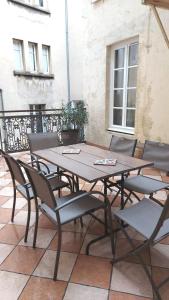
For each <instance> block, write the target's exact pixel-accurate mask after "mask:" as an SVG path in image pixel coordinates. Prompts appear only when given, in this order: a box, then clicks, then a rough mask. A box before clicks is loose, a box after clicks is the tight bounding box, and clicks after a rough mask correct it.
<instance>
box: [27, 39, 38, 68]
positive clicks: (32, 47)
mask: <svg viewBox="0 0 169 300" xmlns="http://www.w3.org/2000/svg"><path fill="white" fill-rule="evenodd" d="M28 46H29V68H30V71H31V72H37V44H35V43H28Z"/></svg>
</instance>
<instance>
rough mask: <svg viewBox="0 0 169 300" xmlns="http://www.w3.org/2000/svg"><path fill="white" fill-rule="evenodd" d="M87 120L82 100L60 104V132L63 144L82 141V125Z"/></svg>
mask: <svg viewBox="0 0 169 300" xmlns="http://www.w3.org/2000/svg"><path fill="white" fill-rule="evenodd" d="M87 122H88V113H87V110H86V107H85V104H84V102H83V101H77V102H75V101H70V102H68V103H67V104H64V105H62V132H61V138H62V141H63V143H64V144H66V140H67V141H68V140H69V143H71V142H72V144H73V143H75V142H78V141H84V126H85V124H87Z"/></svg>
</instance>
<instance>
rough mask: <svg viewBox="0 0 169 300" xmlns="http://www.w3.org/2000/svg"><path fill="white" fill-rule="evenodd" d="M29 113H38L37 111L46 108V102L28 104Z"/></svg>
mask: <svg viewBox="0 0 169 300" xmlns="http://www.w3.org/2000/svg"><path fill="white" fill-rule="evenodd" d="M29 109H30V111H31V112H30V114H31V115H33V114H35V115H37V114H39V111H41V110H45V109H46V104H29Z"/></svg>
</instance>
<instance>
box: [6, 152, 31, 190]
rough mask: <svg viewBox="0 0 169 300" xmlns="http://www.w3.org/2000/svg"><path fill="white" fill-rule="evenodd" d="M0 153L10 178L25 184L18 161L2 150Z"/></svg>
mask: <svg viewBox="0 0 169 300" xmlns="http://www.w3.org/2000/svg"><path fill="white" fill-rule="evenodd" d="M1 153H2V156H3V157H4V159H5V162H6V164H7V166H8V168H9V171H10V173H11V176H12V179H13V180H16V181H17V182H18V183H20V184H21V185H23V184H25V183H26V179H25V177H24V174H23V172H22V169H21V166H20V164H19V163H18V161H17V160H16V159H14V158H13V157H12V156H10V155H9V154H7V153H5V152H4V151H2V150H1Z"/></svg>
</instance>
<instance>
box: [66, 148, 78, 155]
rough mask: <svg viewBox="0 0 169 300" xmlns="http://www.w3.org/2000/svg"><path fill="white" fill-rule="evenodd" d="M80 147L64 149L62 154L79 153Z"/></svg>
mask: <svg viewBox="0 0 169 300" xmlns="http://www.w3.org/2000/svg"><path fill="white" fill-rule="evenodd" d="M80 151H81V150H80V149H75V148H68V149H65V150H63V151H62V154H79V153H80Z"/></svg>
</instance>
